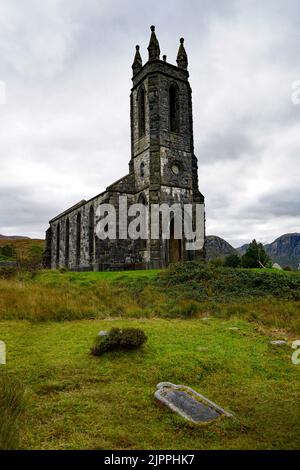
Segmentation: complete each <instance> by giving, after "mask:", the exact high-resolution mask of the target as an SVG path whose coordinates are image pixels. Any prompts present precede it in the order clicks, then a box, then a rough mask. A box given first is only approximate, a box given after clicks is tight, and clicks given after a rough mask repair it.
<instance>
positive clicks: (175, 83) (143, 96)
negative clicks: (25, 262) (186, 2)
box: [44, 26, 205, 271]
mask: <svg viewBox="0 0 300 470" xmlns="http://www.w3.org/2000/svg"><path fill="white" fill-rule="evenodd" d="M160 54H161V52H160V45H159V42H158V39H157V37H156V33H155V28H154V26H151V37H150V42H149V46H148V60H147V62H146V63H145V64H144V65H143V61H142V57H141V54H140V48H139V46H136V51H135V56H134V61H133V64H132V72H133V77H132V82H133V85H132V90H131V96H130V125H131V157H130V162H129V173H128V174H127V175H125V176H124V177H123V178H120V179H119V180H117V181H116V182H114V183H112V184H111V185H109V186H107V188H106V190H104V191H103V192H101V193H100V194H97V195H96V196H94V197H92V198H91V199H89V200H84V199H83V200H81V201H80V202H78V203H77V204H75V205H73V206H72V207H70V208H68V209H66V210H64V211H62V212H61V213H60V214H58V215H57V216H56V217H54V218H52V219H51V220H50V222H49V223H50V227H49V229H48V230H47V232H46V251H45V260H44V262H45V266H47V267H50V268H60V267H66V268H67V269H70V270H74V271H89V270H95V271H105V270H123V269H125V270H126V269H146V268H163V267H166V266H168V265H169V264H170V263H172V262H176V261H186V260H191V259H199V258H200V259H202V258H204V250H203V243H204V237H205V213H204V197H203V196H202V194H201V193H200V191H199V189H198V167H197V159H196V157H195V155H194V139H193V115H192V92H191V87H190V84H189V73H188V57H187V53H186V50H185V47H184V40H183V38H181V39H180V43H179V50H178V55H177V65H173V64H170V63H168V62H167V57H166V56H165V55H163V56H162V60H161V58H160ZM121 196H126V198H125V199H126V200H127V202H128V204H129V205H131V204H135V203H140V204H143V205H147V206H148V208H149V209H150V210H149V217H146V227H145V226H144V227H143V228H146V230H144V234H146V236H144V237H141V236H140V237H139V238H135V237H128V236H127V235H128V230H126V223H125V224H124V218H123V217H122V221H121V217H120V215H122V216H124V214H125V222H131V221H132V217H131V216H130V215H129V212H127V213H126V209H124V206H121V205H120V204H121V203H120V200H121V199H120V197H121ZM122 200H123V198H122ZM155 204H156V205H158V206H159V207H160V208H161V207H162V205H165V207H167V208H168V210H169V212H170V217H168V218H167V222H166V221H165V218H164V217H162V215H161V218H160V220H157V219H156V221H155V227H156V228H159V230H157V232H156V235H155V236H153V234H152V232H151V228H152V222H153V220H154V218H155V217H154V216H153V214H152V210H151V209H152V208H153V207H155V206H153V205H155ZM174 204H177V206H176V210H177V214H178V213H179V215H180V217H181V216H182V214H183V213H184V205H185V204H189V207H190V208H191V209H192V212H193V214H190V220H191V219H193V221H195V214H196V212H197V211H198V209H199V213H200V216H199V220H200V221H199V220H198V222H199V224H198V223H197V234H199V229H200V237H199V238H200V244H198V245H197V244H196V243H195V242H194V241H192V242H191V243H189V245H188V248H187V243H186V242H187V241H190V239H188V238H187V240H186V239H185V238H184V236H185V234H184V233H182V232H183V230H182V232H181V233H179V236H178V232H179V231H180V224H179V230H178V227H177V224H175V214H174V212H175V210H172V206H173V205H174ZM103 205H105V207H108V205H109V207H113V208H114V209H115V215H116V218H115V230H114V229H113V230H112V236H111V237H110V236H109V234H107V236H106V233H105V234H104V235H105V236H104V237H101V236H99V233H98V231H97V224H98V222H99V216H97V213H98V210H99V207H101V206H102V207H103ZM145 212H147V211H145ZM197 213H198V212H197ZM158 215H159V214H158ZM151 217H153V219H151ZM158 218H159V217H158ZM124 225H125V228H124ZM127 225H128V224H127ZM153 225H154V224H153ZM175 228H176V229H177V230H176V229H175ZM195 228H196V227H195V226H193V227H192V230H193V231H195ZM138 232H139V233H140V234H141V228H140V230H139V231H138ZM120 233H121V234H122V236H121V235H120ZM165 234H167V237H166V236H165ZM199 238H198V237H197V240H198V239H199ZM202 242H203V243H202Z"/></svg>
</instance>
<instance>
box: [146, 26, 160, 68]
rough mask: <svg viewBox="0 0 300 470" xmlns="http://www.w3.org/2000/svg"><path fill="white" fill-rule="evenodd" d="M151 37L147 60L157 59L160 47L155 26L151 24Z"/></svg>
mask: <svg viewBox="0 0 300 470" xmlns="http://www.w3.org/2000/svg"><path fill="white" fill-rule="evenodd" d="M150 29H151V37H150V42H149V46H148V52H149V60H155V59H159V56H160V47H159V42H158V39H157V37H156V34H155V26H151V27H150Z"/></svg>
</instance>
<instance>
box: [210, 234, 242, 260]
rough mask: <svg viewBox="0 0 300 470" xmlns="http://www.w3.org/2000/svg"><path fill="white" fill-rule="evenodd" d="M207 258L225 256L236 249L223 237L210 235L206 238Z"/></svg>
mask: <svg viewBox="0 0 300 470" xmlns="http://www.w3.org/2000/svg"><path fill="white" fill-rule="evenodd" d="M205 250H206V258H207V259H208V260H211V259H216V258H224V257H225V256H227V255H230V254H231V253H236V250H235V249H234V248H233V246H231V245H230V244H229V243H228V242H227V241H226V240H224V239H223V238H220V237H217V236H216V235H208V236H207V237H206V240H205Z"/></svg>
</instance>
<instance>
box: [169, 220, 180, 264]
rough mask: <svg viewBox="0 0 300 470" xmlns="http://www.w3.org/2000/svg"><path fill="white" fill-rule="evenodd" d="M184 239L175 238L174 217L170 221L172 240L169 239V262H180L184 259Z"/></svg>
mask: <svg viewBox="0 0 300 470" xmlns="http://www.w3.org/2000/svg"><path fill="white" fill-rule="evenodd" d="M181 242H182V240H176V239H175V238H174V219H172V220H171V223H170V241H169V262H170V263H178V262H179V261H182V247H181Z"/></svg>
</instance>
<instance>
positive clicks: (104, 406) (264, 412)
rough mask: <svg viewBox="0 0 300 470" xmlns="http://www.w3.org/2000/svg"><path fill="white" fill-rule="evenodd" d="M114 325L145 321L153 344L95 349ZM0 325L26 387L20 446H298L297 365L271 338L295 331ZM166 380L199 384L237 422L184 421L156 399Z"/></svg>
mask: <svg viewBox="0 0 300 470" xmlns="http://www.w3.org/2000/svg"><path fill="white" fill-rule="evenodd" d="M113 326H115V327H139V328H143V329H144V331H145V333H146V334H147V336H148V341H147V343H146V344H145V345H144V346H143V347H142V349H141V350H138V351H130V352H126V353H124V352H115V353H107V354H106V355H104V356H102V357H100V358H97V357H93V356H91V355H90V354H89V350H90V347H91V345H92V344H93V341H94V338H95V336H96V335H97V333H98V332H99V330H103V329H109V328H111V327H113ZM232 327H237V328H239V329H238V330H231V329H230V328H232ZM0 331H1V333H0V335H1V339H3V340H4V341H6V344H7V350H8V357H7V366H6V373H7V374H8V375H14V376H18V377H19V379H20V380H21V381H22V382H23V383H24V384H25V386H26V388H27V396H28V398H27V402H28V403H27V409H26V419H25V424H24V426H23V428H22V430H23V435H22V440H21V447H22V448H26V449H116V448H117V449H168V448H170V449H297V448H299V445H300V434H299V420H300V409H299V406H298V403H299V392H300V385H299V384H300V382H299V367H298V366H295V365H293V364H292V362H291V353H292V349H291V347H290V346H286V347H280V348H278V347H277V348H276V347H272V346H270V344H269V341H270V339H271V338H272V337H274V338H276V339H277V338H278V337H280V338H284V337H287V338H288V336H286V334H285V333H284V332H280V333H279V332H277V334H276V335H275V336H274V334H272V333H271V331H269V330H261V329H260V328H258V327H257V326H256V325H255V324H251V323H248V322H246V321H244V320H240V319H238V318H234V319H232V320H222V319H215V318H212V319H210V320H208V321H202V320H199V319H198V320H178V319H177V320H176V319H175V320H163V319H152V320H139V321H137V320H131V321H130V320H113V321H112V320H105V321H95V320H94V321H87V320H83V321H77V322H67V323H50V322H49V323H44V324H41V323H35V324H32V323H29V322H25V321H7V322H1V323H0ZM0 372H2V370H0ZM161 381H171V382H174V383H177V384H186V385H189V386H191V387H193V388H195V389H196V390H197V391H199V392H200V393H202V394H204V395H205V396H207V397H208V398H209V399H211V400H213V401H215V402H216V403H218V404H219V405H220V406H222V407H224V408H225V409H227V410H230V411H232V412H233V413H234V414H235V419H223V420H221V421H218V422H216V423H211V424H209V425H206V426H199V425H193V424H189V423H187V422H185V421H184V420H183V419H182V418H180V417H178V416H176V415H175V414H174V413H172V412H171V411H170V410H168V409H166V408H164V407H161V406H159V405H158V404H157V403H156V401H155V399H154V397H153V394H154V391H155V389H156V384H157V383H158V382H161Z"/></svg>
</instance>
